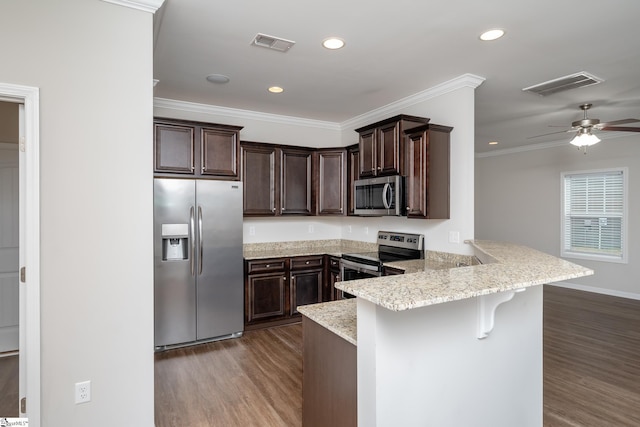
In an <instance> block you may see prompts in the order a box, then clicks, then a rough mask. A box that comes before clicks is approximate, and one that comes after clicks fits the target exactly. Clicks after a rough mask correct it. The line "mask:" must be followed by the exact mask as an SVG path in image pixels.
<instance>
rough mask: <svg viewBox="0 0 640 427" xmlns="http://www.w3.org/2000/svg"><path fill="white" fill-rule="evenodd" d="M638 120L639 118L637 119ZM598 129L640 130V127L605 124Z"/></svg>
mask: <svg viewBox="0 0 640 427" xmlns="http://www.w3.org/2000/svg"><path fill="white" fill-rule="evenodd" d="M639 121H640V120H639ZM600 130H615V131H618V132H640V127H631V126H606V127H603V128H602V129H600Z"/></svg>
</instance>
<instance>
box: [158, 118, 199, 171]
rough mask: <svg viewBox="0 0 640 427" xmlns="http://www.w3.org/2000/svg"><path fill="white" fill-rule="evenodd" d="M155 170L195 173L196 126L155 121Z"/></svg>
mask: <svg viewBox="0 0 640 427" xmlns="http://www.w3.org/2000/svg"><path fill="white" fill-rule="evenodd" d="M153 128H154V129H153V141H154V150H155V165H154V166H155V168H154V169H155V171H156V172H171V173H180V174H190V175H193V174H194V171H195V167H194V152H193V149H194V146H193V138H194V128H193V127H192V126H180V125H171V124H165V123H154V126H153Z"/></svg>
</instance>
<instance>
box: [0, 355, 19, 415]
mask: <svg viewBox="0 0 640 427" xmlns="http://www.w3.org/2000/svg"><path fill="white" fill-rule="evenodd" d="M17 416H18V356H17V355H15V356H7V357H0V417H17Z"/></svg>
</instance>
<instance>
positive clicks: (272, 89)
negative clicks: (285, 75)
mask: <svg viewBox="0 0 640 427" xmlns="http://www.w3.org/2000/svg"><path fill="white" fill-rule="evenodd" d="M269 92H271V93H282V92H284V89H282V88H281V87H280V86H271V87H270V88H269Z"/></svg>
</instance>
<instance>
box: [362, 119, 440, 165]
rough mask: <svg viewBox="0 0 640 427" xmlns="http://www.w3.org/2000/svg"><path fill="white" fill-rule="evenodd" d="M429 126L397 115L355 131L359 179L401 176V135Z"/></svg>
mask: <svg viewBox="0 0 640 427" xmlns="http://www.w3.org/2000/svg"><path fill="white" fill-rule="evenodd" d="M428 122H429V119H428V118H425V117H416V116H409V115H406V114H401V115H398V116H394V117H391V118H388V119H386V120H382V121H379V122H376V123H373V124H370V125H368V126H364V127H361V128H359V129H356V132H358V133H359V134H360V136H359V142H358V144H359V148H360V150H359V151H360V154H359V157H360V159H359V160H360V171H359V175H360V178H367V177H374V176H384V175H398V174H400V175H402V174H403V173H404V150H403V148H404V144H403V141H404V131H405V130H408V129H411V128H414V127H416V126H420V125H423V124H426V123H428Z"/></svg>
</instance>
